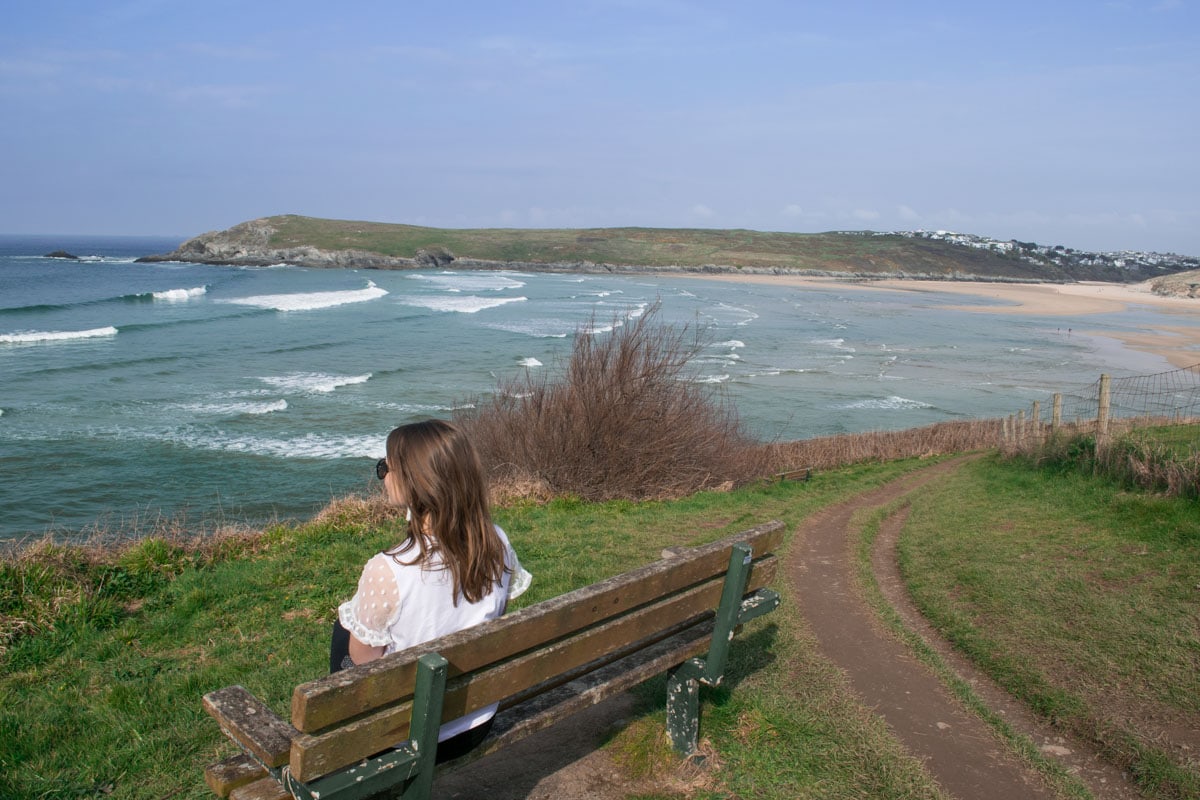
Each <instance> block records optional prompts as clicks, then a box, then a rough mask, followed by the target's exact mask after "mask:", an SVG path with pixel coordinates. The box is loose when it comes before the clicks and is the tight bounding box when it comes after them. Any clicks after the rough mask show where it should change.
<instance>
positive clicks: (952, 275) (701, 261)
mask: <svg viewBox="0 0 1200 800" xmlns="http://www.w3.org/2000/svg"><path fill="white" fill-rule="evenodd" d="M139 260H141V261H190V262H199V263H205V264H228V265H238V266H268V265H272V264H294V265H297V266H303V267H316V268H335V269H431V268H438V269H475V270H479V269H482V270H487V269H521V270H530V271H556V272H607V273H639V272H682V273H722V272H741V273H759V274H807V275H832V276H843V277H860V278H882V277H901V278H939V279H960V280H1021V281H1059V282H1062V281H1076V280H1104V281H1117V282H1134V281H1143V280H1147V279H1150V278H1157V277H1161V276H1164V275H1169V274H1171V273H1173V272H1178V271H1181V270H1188V269H1198V268H1200V259H1195V258H1187V257H1183V256H1174V255H1162V254H1157V253H1087V252H1083V251H1077V250H1071V249H1067V248H1063V247H1061V246H1058V247H1044V246H1040V245H1037V244H1034V243H1028V242H1017V241H1010V242H1001V241H997V240H993V239H987V238H985V237H979V236H973V235H970V234H957V233H949V232H945V231H938V232H936V233H931V232H925V231H905V232H893V233H876V232H872V231H843V232H832V233H811V234H806V233H772V232H761V231H750V230H713V229H699V228H687V229H677V228H591V229H515V228H489V229H450V228H425V227H419V226H414V225H399V224H388V223H379V222H354V221H346V220H328V219H316V218H312V217H301V216H296V215H285V216H278V217H265V218H263V219H256V220H251V221H249V222H243V223H241V224H239V225H235V226H234V227H232V228H230V229H228V230H225V231H213V232H210V233H205V234H201V235H200V236H197V237H195V238H193V239H189V240H188V241H186V242H184V243H183V244H182V245H180V247H179V249H177V250H175V251H174V252H172V253H164V254H162V255H155V256H147V257H145V258H142V259H139Z"/></svg>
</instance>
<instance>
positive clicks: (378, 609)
mask: <svg viewBox="0 0 1200 800" xmlns="http://www.w3.org/2000/svg"><path fill="white" fill-rule="evenodd" d="M387 560H388V556H386V555H385V554H383V553H379V554H377V555H375V556H374V557H373V558H372V559H371V560H370V561H368V562H367V565H366V566H365V567H363V571H362V576H361V577H360V578H359V579H358V591H357V592H355V593H354V597H351V598H350V599H349V600H347V601H346V602H345V603H342V604H341V605H340V606H338V619H339V620H340V621H341V623H342V627H343V628H345V629H346V630H348V631H350V633H351V634H353V635H354V638H355V639H358V640H359V641H360V642H362V643H363V644H365V645H370V646H371V647H382V646H385V645H389V644H391V643H392V637H391V634H390V633H388V629H389V628H390V627H391V625H392V623H393V622H394V621H395V620H396V618H397V617H398V616H399V615H400V590H399V587H397V586H396V578H395V576H394V575H393V574H392V568H391V566H389V565H388V562H387Z"/></svg>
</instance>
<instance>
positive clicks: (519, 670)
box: [291, 556, 778, 781]
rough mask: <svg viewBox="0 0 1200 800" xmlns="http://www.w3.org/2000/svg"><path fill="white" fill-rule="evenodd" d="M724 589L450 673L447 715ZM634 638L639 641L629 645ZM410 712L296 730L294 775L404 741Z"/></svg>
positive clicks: (756, 573)
mask: <svg viewBox="0 0 1200 800" xmlns="http://www.w3.org/2000/svg"><path fill="white" fill-rule="evenodd" d="M777 563H778V562H777V559H776V558H775V557H773V556H772V557H769V558H765V559H763V560H761V561H758V562H755V563H754V564H753V565H752V567H751V571H750V576H749V580H748V584H747V587H746V591H747V592H752V591H754V590H755V589H759V588H762V587H763V586H766V585H767V584H768V583H770V582H771V581H772V580H773V579H774V577H775V573H776V569H777ZM723 588H724V576H723V575H722V576H721V577H716V578H711V579H709V580H708V581H705V582H704V583H702V584H700V585H698V586H694V587H692V588H690V589H687V590H685V591H683V592H680V593H677V594H675V595H673V596H670V597H668V598H666V599H664V600H661V601H659V602H657V603H652V604H649V605H645V606H643V607H641V608H638V609H637V610H635V611H633V612H631V613H629V614H626V615H624V616H622V617H618V618H615V619H611V620H609V621H607V622H604V623H602V624H600V625H596V626H593V627H591V628H588V629H585V630H582V631H580V632H579V633H578V634H577V635H575V636H570V637H565V638H562V639H560V640H559V641H557V642H554V643H552V644H549V645H547V646H545V647H541V648H539V649H537V650H534V651H531V652H530V653H528V654H525V655H522V656H519V657H516V658H512V659H510V660H508V661H504V662H501V663H499V664H496V665H494V666H492V667H490V668H488V669H485V670H482V671H480V672H477V673H475V674H473V675H470V676H467V677H466V678H465V679H464V680H462V681H458V682H455V681H453V680H452V681H450V683H449V685H448V686H447V689H446V696H445V701H444V705H443V717H442V719H443V720H451V719H457V718H458V717H460V716H462V715H464V714H466V713H468V712H469V711H471V710H474V709H477V708H481V707H483V706H486V705H489V704H491V703H495V702H499V701H501V700H503V699H504V698H506V697H510V696H512V695H515V694H518V693H520V692H522V691H523V690H525V689H527V688H529V687H531V686H534V685H539V688H540V689H545V688H546V682H547V681H553V680H555V679H556V678H557V677H558V676H561V675H562V674H563V673H564V672H568V671H570V670H573V669H574V668H576V667H579V666H581V665H584V664H588V663H590V662H594V661H596V660H597V659H602V658H603V657H604V656H605V655H606V654H608V655H609V660H611V658H612V657H613V656H612V654H614V653H623V652H627V651H628V650H630V649H633V648H634V647H639V648H640V647H645V646H646V645H648V644H651V643H653V642H654V641H655V639H662V638H663V637H665V636H668V635H671V634H673V633H674V632H675V631H676V630H677V629H678V628H679V627H680V626H683V625H685V624H689V625H690V624H693V623H694V622H695V621H696V620H698V619H700V618H702V617H710V618H711V617H712V615H713V610H712V609H713V608H714V607H715V606H716V604H717V603H718V602H719V601H720V599H721V593H722V590H723ZM631 642H632V643H636V644H634V645H630V643H631ZM563 680H566V679H565V678H564V679H563ZM551 685H553V684H551ZM409 713H410V702H404V703H400V704H398V705H394V706H392V707H390V708H387V709H384V710H382V711H379V712H376V713H374V714H371V715H368V716H365V717H363V718H361V719H357V720H353V721H351V722H348V723H346V724H344V725H341V726H339V727H338V728H337V729H335V730H334V731H332V732H330V733H326V734H323V735H307V734H301V735H299V736H298V737H297V738H296V739H295V740H293V742H292V752H291V770H292V774H293V775H295V776H296V777H297V778H298V779H299V780H301V781H310V780H312V779H314V778H316V777H319V776H321V775H324V774H327V773H329V772H332V771H334V770H337V769H340V768H342V767H344V766H347V765H349V764H352V763H354V762H355V761H357V760H358V759H360V758H363V757H364V756H369V755H371V754H372V753H376V752H379V751H381V750H383V749H385V748H387V747H390V746H393V745H395V744H396V743H398V742H401V741H403V740H404V739H406V738H407V736H408V717H409Z"/></svg>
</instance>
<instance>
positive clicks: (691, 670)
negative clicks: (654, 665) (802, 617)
mask: <svg viewBox="0 0 1200 800" xmlns="http://www.w3.org/2000/svg"><path fill="white" fill-rule="evenodd" d="M752 560H753V554H752V553H751V552H750V547H749V546H748V545H745V544H735V545H734V546H733V551H732V552H731V553H730V554H729V569H728V570H726V572H725V586H724V588H723V590H722V592H721V605H720V606H718V607H717V618H716V622H715V625H714V629H713V636H712V642H711V643H710V644H709V646H708V655H707V656H706V657H705V658H691V659H688V660H687V661H685V662H683V663H682V664H680V665H679V666H678V667H676V668H675V669H673V670H671V672H670V674H669V675H668V678H667V734H668V735H669V736H670V737H671V746H672V747H673V748H674V749H675V751H676V752H677V753H679V754H680V755H682V756H685V757H686V756H690V755H692V753H694V752H696V744H697V741H698V740H699V734H700V684H704V685H705V686H718V685H720V683H721V680H722V679H723V678H724V677H725V666H726V664H727V663H728V661H729V645H730V643H731V642H732V640H733V634H734V631H735V630H736V629H737V627H738V626H739V625H743V624H745V623H746V622H749V621H750V620H752V619H754V618H755V617H760V616H762V615H763V614H767V613H769V612H771V611H774V610H775V609H776V608H778V607H779V594H778V593H777V592H774V591H772V590H770V589H759V590H758V591H756V592H754V593H752V594H751V595H749V596H748V597H743V595H744V594H745V591H746V581H747V579H748V578H749V577H750V563H751V561H752Z"/></svg>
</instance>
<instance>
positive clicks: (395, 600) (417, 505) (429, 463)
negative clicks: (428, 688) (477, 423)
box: [330, 420, 532, 762]
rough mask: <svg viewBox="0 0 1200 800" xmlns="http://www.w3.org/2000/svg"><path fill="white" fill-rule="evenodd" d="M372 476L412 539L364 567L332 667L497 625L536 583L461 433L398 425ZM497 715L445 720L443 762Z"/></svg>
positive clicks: (337, 636)
mask: <svg viewBox="0 0 1200 800" xmlns="http://www.w3.org/2000/svg"><path fill="white" fill-rule="evenodd" d="M375 474H376V475H377V476H378V477H379V478H380V479H381V480H382V481H383V486H384V491H385V493H386V494H387V497H388V499H389V500H390V501H391V502H393V503H396V504H398V505H401V506H404V507H405V508H406V509H407V510H406V518H407V520H408V536H407V538H405V539H404V540H403V541H402V542H400V543H398V544H397V545H395V546H394V547H391V548H389V549H387V550H384V551H383V552H381V553H377V554H376V555H375V556H373V557H372V558H371V559H370V560H368V561H367V563H366V566H364V567H363V571H362V575H361V577H360V578H359V581H358V590H357V591H356V592H355V594H354V596H353V597H352V598H350V599H349V600H348V601H346V602H345V603H342V604H341V605H340V606H339V607H338V621H337V622H335V623H334V632H333V642H332V646H331V649H330V670H331V671H337V670H339V669H342V668H345V667H348V666H352V665H355V664H365V663H366V662H368V661H372V660H374V659H377V658H380V657H382V656H384V655H387V654H388V653H393V652H396V651H399V650H404V649H406V648H409V647H413V646H414V645H418V644H422V643H423V642H427V641H429V640H431V639H436V638H438V637H439V636H444V635H446V634H450V633H454V632H456V631H460V630H463V629H464V628H469V627H471V626H473V625H478V624H479V623H481V622H484V621H486V620H489V619H495V618H496V617H499V616H500V615H502V614H503V613H504V612H505V610H506V609H507V606H508V600H509V599H510V598H515V597H516V596H518V595H519V594H521V593H522V592H524V591H525V589H527V588H528V586H529V583H530V581H531V580H532V576H530V574H529V573H528V572H526V571H525V570H524V569H523V568H522V567H521V564H520V561H518V559H517V555H516V553H515V552H514V551H513V548H512V545H511V544H509V541H508V537H507V535H506V534H505V533H504V531H503V530H501V529H500V527H499V526H498V525H495V524H494V523H493V522H492V517H491V511H490V508H489V506H488V498H487V486H486V483H485V481H484V477H483V468H482V466H481V464H480V460H479V456H478V454H477V453H476V451H475V448H474V446H473V445H472V444H471V443H470V441H469V440H468V439H467V438H466V436H465V435H464V433H463V432H462V431H461V430H460V429H459V428H458V427H456V426H455V425H452V424H451V423H448V422H444V421H442V420H427V421H424V422H416V423H412V424H409V425H402V426H400V427H399V428H396V429H395V430H393V431H392V432H391V433H390V434H389V435H388V438H387V457H386V458H384V459H380V461H379V463H378V464H376V466H375ZM495 712H496V706H494V705H492V706H488V707H486V708H482V709H479V710H478V711H475V712H472V713H471V714H468V715H466V716H464V717H460V718H459V719H456V720H451V721H450V722H447V723H445V724H443V725H442V728H441V730H440V731H439V734H438V742H439V744H438V756H437V760H438V761H439V762H441V761H447V760H450V759H453V758H457V757H458V756H459V755H462V754H463V753H466V752H467V751H469V750H470V749H472V748H473V747H475V746H476V745H477V744H479V742H481V741H482V740H483V738H484V737H485V736H486V735H487V732H488V729H489V728H490V727H491V722H492V717H493V716H494V714H495Z"/></svg>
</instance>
